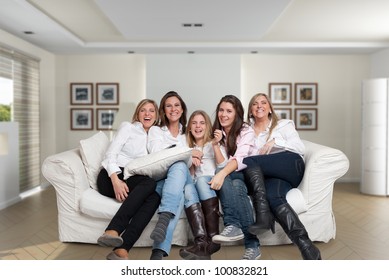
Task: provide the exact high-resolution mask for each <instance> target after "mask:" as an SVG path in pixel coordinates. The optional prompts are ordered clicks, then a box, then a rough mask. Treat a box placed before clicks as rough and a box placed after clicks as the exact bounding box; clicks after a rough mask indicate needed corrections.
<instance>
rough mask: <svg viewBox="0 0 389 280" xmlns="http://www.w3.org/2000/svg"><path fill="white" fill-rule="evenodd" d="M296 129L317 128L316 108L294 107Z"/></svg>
mask: <svg viewBox="0 0 389 280" xmlns="http://www.w3.org/2000/svg"><path fill="white" fill-rule="evenodd" d="M294 112H295V123H296V129H297V130H317V108H301V109H295V111H294Z"/></svg>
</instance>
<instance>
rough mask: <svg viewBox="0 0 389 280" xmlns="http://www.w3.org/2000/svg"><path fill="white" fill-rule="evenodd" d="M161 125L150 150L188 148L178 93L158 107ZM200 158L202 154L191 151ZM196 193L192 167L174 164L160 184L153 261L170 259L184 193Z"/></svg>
mask: <svg viewBox="0 0 389 280" xmlns="http://www.w3.org/2000/svg"><path fill="white" fill-rule="evenodd" d="M159 114H160V124H159V125H158V126H153V127H152V128H151V129H150V132H149V138H148V144H147V147H148V150H149V152H150V153H154V152H158V151H160V150H162V149H167V148H169V147H173V146H177V147H180V146H181V147H183V146H184V147H186V146H187V143H186V137H185V131H186V114H187V107H186V104H185V102H184V100H183V99H182V98H181V96H180V95H179V94H178V93H177V92H175V91H169V92H168V93H166V94H165V95H164V96H163V97H162V99H161V102H160V106H159ZM192 153H193V155H194V156H197V157H198V156H199V155H200V153H199V151H195V150H194V151H192ZM186 188H192V189H194V185H193V181H192V178H191V175H190V173H189V167H188V166H187V164H186V163H185V162H183V161H178V162H176V163H174V164H172V165H171V166H170V167H169V169H168V172H167V176H166V178H165V179H163V180H160V181H158V182H157V187H156V191H157V192H158V193H159V194H160V196H161V204H160V206H159V209H158V214H159V218H158V222H157V224H156V226H155V228H154V230H153V231H152V233H151V235H150V238H151V239H153V240H154V244H153V249H152V254H151V257H150V259H151V260H161V259H162V258H163V257H166V256H168V255H169V253H170V250H171V242H172V239H173V232H174V230H175V228H176V225H177V222H178V219H179V218H180V215H181V212H182V210H183V209H184V189H186Z"/></svg>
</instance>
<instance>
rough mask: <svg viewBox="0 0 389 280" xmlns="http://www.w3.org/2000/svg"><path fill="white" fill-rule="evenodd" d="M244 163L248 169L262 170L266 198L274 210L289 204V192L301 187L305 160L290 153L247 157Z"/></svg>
mask: <svg viewBox="0 0 389 280" xmlns="http://www.w3.org/2000/svg"><path fill="white" fill-rule="evenodd" d="M243 163H244V164H246V165H247V168H250V167H258V168H261V170H262V173H263V175H264V177H265V188H266V198H267V201H268V202H269V206H270V208H271V209H272V210H274V209H276V208H277V207H278V206H280V205H282V204H285V203H287V201H286V194H287V192H288V191H289V190H290V189H292V188H297V187H298V186H299V184H300V182H301V180H302V179H303V176H304V171H305V163H304V160H303V158H302V157H301V156H300V155H298V154H296V153H293V152H290V151H285V152H281V153H276V154H270V155H256V156H250V157H246V158H245V159H244V160H243Z"/></svg>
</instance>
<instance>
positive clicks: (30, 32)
mask: <svg viewBox="0 0 389 280" xmlns="http://www.w3.org/2000/svg"><path fill="white" fill-rule="evenodd" d="M23 33H24V34H27V35H32V34H34V32H32V31H23Z"/></svg>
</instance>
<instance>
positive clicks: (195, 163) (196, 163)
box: [192, 157, 201, 167]
mask: <svg viewBox="0 0 389 280" xmlns="http://www.w3.org/2000/svg"><path fill="white" fill-rule="evenodd" d="M200 165H201V159H199V158H197V157H192V166H196V167H197V166H200Z"/></svg>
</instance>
